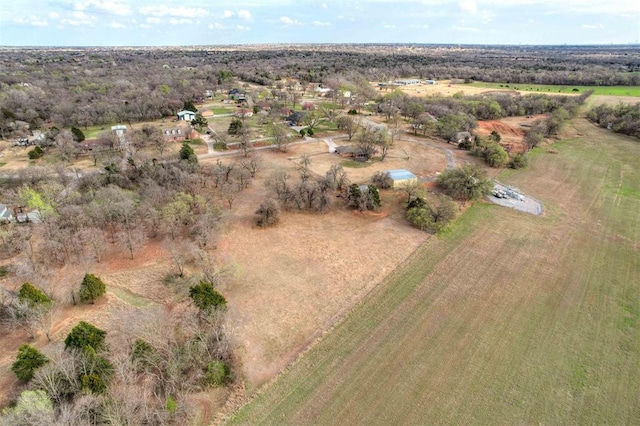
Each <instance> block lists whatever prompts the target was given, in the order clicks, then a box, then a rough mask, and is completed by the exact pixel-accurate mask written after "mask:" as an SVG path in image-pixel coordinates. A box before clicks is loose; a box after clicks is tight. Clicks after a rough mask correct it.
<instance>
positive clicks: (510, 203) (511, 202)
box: [486, 182, 542, 215]
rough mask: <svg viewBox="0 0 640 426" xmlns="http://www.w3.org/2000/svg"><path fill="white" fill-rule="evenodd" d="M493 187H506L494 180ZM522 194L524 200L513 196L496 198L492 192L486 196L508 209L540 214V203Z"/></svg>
mask: <svg viewBox="0 0 640 426" xmlns="http://www.w3.org/2000/svg"><path fill="white" fill-rule="evenodd" d="M495 188H499V189H502V190H503V191H504V190H506V189H507V186H506V185H503V184H501V183H497V182H495ZM520 194H522V193H520ZM522 196H523V197H524V200H522V201H519V200H516V199H514V198H498V197H495V196H494V195H492V194H489V195H487V196H486V198H487V200H489V201H491V202H492V203H494V204H498V205H501V206H503V207H509V208H510V209H515V210H518V211H521V212H525V213H529V214H534V215H541V214H542V204H541V203H540V202H539V201H537V200H535V199H533V198H531V197H529V196H528V195H525V194H522Z"/></svg>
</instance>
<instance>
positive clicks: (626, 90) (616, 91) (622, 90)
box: [465, 81, 640, 96]
mask: <svg viewBox="0 0 640 426" xmlns="http://www.w3.org/2000/svg"><path fill="white" fill-rule="evenodd" d="M467 85H468V86H473V87H486V88H487V89H502V90H504V89H511V90H523V91H527V92H540V93H567V94H574V95H579V94H580V93H583V92H586V91H587V90H593V94H594V95H609V96H640V86H567V85H563V86H560V85H558V86H556V85H551V84H525V83H485V82H482V81H474V82H473V83H467V84H465V86H467ZM573 89H578V90H577V91H574V90H573Z"/></svg>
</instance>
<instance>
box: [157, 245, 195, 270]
mask: <svg viewBox="0 0 640 426" xmlns="http://www.w3.org/2000/svg"><path fill="white" fill-rule="evenodd" d="M164 247H165V249H166V250H167V251H168V252H169V254H170V255H171V259H172V260H173V264H174V265H175V266H176V268H177V269H178V276H180V277H183V276H184V271H185V267H186V266H187V265H188V264H189V263H190V262H192V261H193V260H194V258H195V247H194V245H193V243H191V242H190V241H186V240H183V239H180V240H165V241H164Z"/></svg>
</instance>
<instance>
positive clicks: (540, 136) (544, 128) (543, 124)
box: [524, 91, 592, 149]
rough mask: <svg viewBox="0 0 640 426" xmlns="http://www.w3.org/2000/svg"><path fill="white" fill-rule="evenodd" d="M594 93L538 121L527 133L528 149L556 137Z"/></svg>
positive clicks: (526, 143) (582, 95)
mask: <svg viewBox="0 0 640 426" xmlns="http://www.w3.org/2000/svg"><path fill="white" fill-rule="evenodd" d="M591 94H592V92H591V91H589V92H585V93H583V94H581V95H580V96H576V97H574V98H572V99H571V102H568V103H566V104H564V105H563V106H560V107H558V108H556V109H554V110H553V111H552V112H551V114H550V115H549V117H547V118H546V119H544V120H536V121H535V122H534V123H533V124H532V126H531V128H530V129H529V130H528V131H527V132H526V133H525V136H524V142H525V145H526V146H527V148H528V149H532V148H534V147H536V146H537V145H538V144H539V143H541V142H542V141H544V140H545V139H546V138H550V137H553V136H556V135H557V134H558V132H559V131H560V130H561V129H562V127H563V126H564V125H565V124H566V123H567V121H569V120H571V119H572V118H574V117H576V116H577V115H578V112H579V111H580V107H581V106H582V105H584V102H585V101H586V99H587V98H588V97H589V96H591Z"/></svg>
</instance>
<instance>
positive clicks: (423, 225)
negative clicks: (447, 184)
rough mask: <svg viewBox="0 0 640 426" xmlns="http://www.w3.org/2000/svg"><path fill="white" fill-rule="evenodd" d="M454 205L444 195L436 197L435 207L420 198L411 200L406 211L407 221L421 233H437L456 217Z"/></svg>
mask: <svg viewBox="0 0 640 426" xmlns="http://www.w3.org/2000/svg"><path fill="white" fill-rule="evenodd" d="M456 207H457V206H456V204H455V202H453V200H451V198H449V197H447V196H446V195H442V196H440V197H438V203H437V205H436V206H435V207H432V206H429V205H428V204H427V203H426V202H425V201H424V200H423V199H422V198H416V199H415V200H413V201H412V202H411V203H410V204H409V207H408V209H407V220H408V221H409V222H411V224H412V225H414V226H415V227H417V228H419V229H421V230H422V231H431V232H438V231H440V230H442V229H444V228H446V227H447V225H449V223H450V222H451V221H452V220H453V219H454V218H455V217H456V210H457V208H456Z"/></svg>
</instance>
